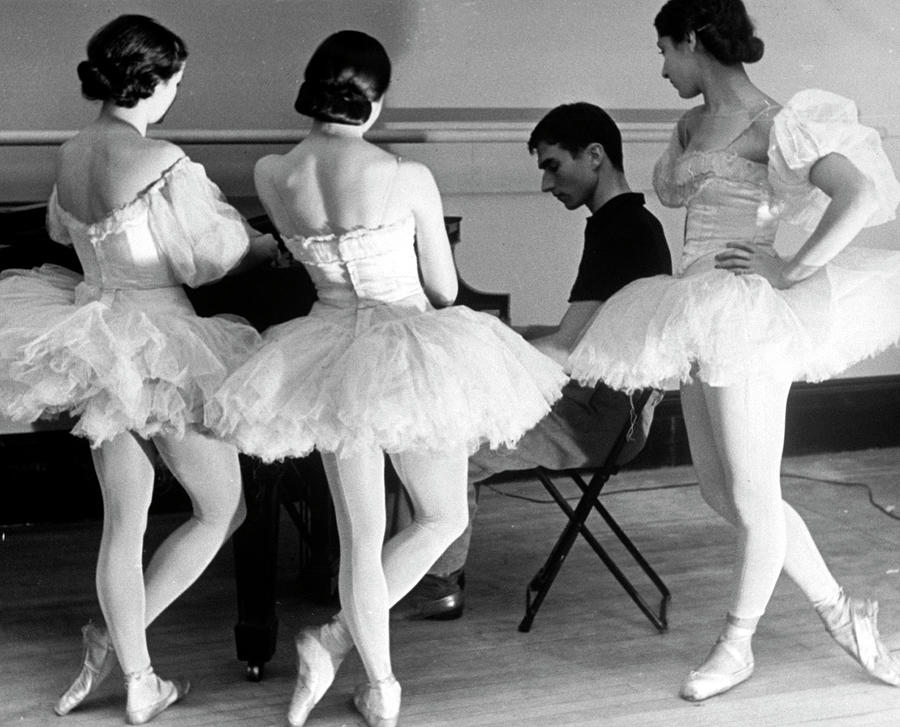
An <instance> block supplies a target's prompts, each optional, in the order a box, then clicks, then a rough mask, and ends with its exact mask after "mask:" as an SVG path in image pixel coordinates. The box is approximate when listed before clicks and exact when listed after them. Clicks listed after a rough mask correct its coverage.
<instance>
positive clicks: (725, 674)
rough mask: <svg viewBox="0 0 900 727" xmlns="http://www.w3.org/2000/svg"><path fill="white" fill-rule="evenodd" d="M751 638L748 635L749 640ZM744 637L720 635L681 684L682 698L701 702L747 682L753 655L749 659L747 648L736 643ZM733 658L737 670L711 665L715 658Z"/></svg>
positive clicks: (729, 659) (728, 659)
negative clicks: (703, 658)
mask: <svg viewBox="0 0 900 727" xmlns="http://www.w3.org/2000/svg"><path fill="white" fill-rule="evenodd" d="M749 638H750V637H746V640H747V641H749ZM743 640H745V639H743V638H741V639H728V638H724V637H721V636H720V637H719V639H718V640H717V641H716V643H715V644H714V645H713V647H712V650H711V651H710V652H709V655H708V656H707V657H706V660H705V661H704V662H703V664H702V665H701V666H700V667H699V668H698V669H696V670H694V671H692V672H691V673H690V674H688V678H687V679H686V680H685V682H684V684H683V685H682V686H681V692H680V693H679V694H680V696H681V698H682V699H686V700H688V701H689V702H702V701H703V700H704V699H709V698H710V697H714V696H716V695H717V694H722V693H723V692H727V691H728V690H729V689H731V688H732V687H735V686H737V685H738V684H740V683H741V682H745V681H747V680H748V679H749V678H750V676H751V675H752V674H753V656H752V655H751V656H750V659H749V661H747V656H746V654H745V651H744V650H742V649H740V648H738V646H737V644H738V643H739V642H740V641H743ZM723 657H724V658H725V659H726V660H727V661H732V662H734V664H735V667H736V668H734V669H731V670H729V671H721V670H720V669H719V668H718V667H717V668H712V667H709V666H708V664H709V663H710V662H711V661H713V660H714V659H715V660H716V661H721V660H722V658H723Z"/></svg>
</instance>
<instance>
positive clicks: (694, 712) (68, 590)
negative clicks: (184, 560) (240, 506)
mask: <svg viewBox="0 0 900 727" xmlns="http://www.w3.org/2000/svg"><path fill="white" fill-rule="evenodd" d="M784 472H785V478H784V483H785V487H784V489H785V497H786V499H787V500H788V501H790V502H791V503H793V504H794V505H795V506H796V507H797V508H798V510H799V511H800V512H801V514H802V515H803V516H804V517H805V518H806V520H807V522H808V523H809V525H810V528H811V530H812V531H813V534H814V536H815V537H816V539H817V541H818V542H819V545H820V546H821V548H822V550H823V551H824V552H825V554H826V556H827V558H828V560H829V562H830V564H831V565H832V567H833V570H834V571H835V573H836V574H837V576H838V578H839V580H841V581H842V583H844V584H845V586H846V587H847V588H848V589H849V590H850V591H852V592H853V593H860V594H867V595H871V596H873V597H875V598H878V599H879V600H880V602H881V608H882V611H881V631H882V634H883V635H884V636H885V638H886V640H887V641H888V643H889V645H890V646H891V648H892V649H896V650H898V651H900V523H898V522H897V521H896V520H895V519H892V518H891V517H889V516H888V515H886V514H883V513H882V512H880V511H878V510H876V509H875V508H874V507H873V506H872V505H871V504H870V503H869V500H868V497H867V494H866V491H865V490H864V489H862V488H852V487H841V486H837V485H833V484H825V483H824V482H823V480H835V481H845V482H861V483H868V484H869V485H871V488H872V492H873V496H874V498H875V500H876V501H877V502H879V503H881V504H882V505H885V506H888V507H891V506H893V505H894V504H895V503H897V504H900V483H898V479H900V450H897V449H882V450H872V451H868V452H856V453H847V454H837V455H828V456H816V457H804V458H795V459H789V460H786V461H785V463H784ZM692 478H693V473H692V471H691V470H690V469H689V468H669V469H661V470H649V471H638V472H631V473H626V474H625V475H623V476H621V477H619V478H617V479H616V480H615V481H614V482H612V483H611V484H610V486H609V488H608V493H607V495H606V503H607V506H608V507H609V508H610V510H611V511H612V512H613V513H614V514H615V515H616V516H617V517H618V518H619V519H620V521H621V522H622V523H623V524H624V526H625V527H626V529H627V530H628V531H629V532H630V534H631V535H632V536H633V538H634V539H635V541H636V542H638V544H639V545H640V546H641V547H642V548H643V550H644V552H645V554H646V555H647V557H648V559H649V560H650V561H651V563H653V564H654V565H655V566H656V567H657V569H658V571H659V572H660V574H661V575H662V576H663V578H664V579H665V580H666V582H667V583H668V585H669V587H670V589H671V590H672V593H673V600H672V607H671V611H670V630H669V632H668V633H666V634H663V635H660V634H657V633H656V632H655V631H654V630H653V629H652V628H651V626H650V625H649V623H648V622H647V621H646V620H645V619H644V617H643V616H642V615H641V614H640V613H639V612H638V611H637V609H636V608H635V607H634V606H633V605H632V603H631V601H630V600H629V599H628V598H627V596H626V595H625V594H624V592H623V591H622V590H621V589H620V588H619V586H618V584H616V582H615V581H614V580H613V579H612V578H611V576H610V575H609V574H608V573H607V572H606V571H605V570H604V569H603V568H602V567H601V566H600V565H599V561H596V559H595V557H594V556H593V553H592V552H590V551H589V550H588V548H587V547H586V546H585V545H584V544H583V543H580V542H579V543H578V544H577V545H576V547H575V549H574V550H573V552H572V554H571V556H570V557H569V560H568V561H567V562H566V564H565V566H564V568H563V571H562V573H561V575H560V577H559V579H558V581H557V583H556V584H555V586H554V588H553V590H552V591H551V593H550V595H549V597H548V598H547V601H546V602H545V604H544V607H543V609H542V611H541V612H540V613H539V614H538V617H537V620H536V621H535V624H534V628H533V630H532V631H531V633H528V634H522V633H519V632H518V631H517V629H516V627H517V624H518V622H519V620H520V618H521V616H522V607H523V594H524V587H525V584H526V582H527V581H528V579H529V578H530V576H531V575H532V574H533V572H534V570H535V568H536V567H537V566H538V564H539V561H540V560H541V559H542V557H543V556H544V555H545V554H546V552H547V550H548V549H549V547H550V544H551V542H552V540H553V539H554V538H555V536H556V534H557V532H558V530H559V529H560V527H561V525H562V517H561V513H559V511H558V510H557V509H556V507H555V506H554V505H552V504H535V503H531V502H526V501H523V500H519V499H510V498H508V497H505V496H503V495H501V494H500V493H499V492H495V491H486V492H485V493H483V499H482V506H481V511H480V513H479V516H478V526H477V528H476V531H475V538H474V544H473V551H472V555H471V558H470V561H469V566H468V569H467V574H468V591H467V597H468V607H467V610H466V614H465V616H464V617H463V618H462V619H460V620H458V621H451V622H419V623H403V624H398V625H395V627H394V629H393V644H394V668H395V672H396V674H397V676H398V678H399V679H400V681H401V683H402V684H403V688H404V703H403V712H402V722H401V724H403V725H405V726H406V727H412V726H422V727H437V726H438V725H453V726H454V727H476V726H477V727H488V726H496V727H509V726H518V725H541V726H547V727H556V726H562V725H566V726H568V725H573V726H574V725H584V726H587V725H591V726H594V725H600V726H607V727H624V726H628V727H632V726H637V725H640V726H642V727H654V726H659V727H662V726H665V727H672V726H675V727H678V726H681V725H685V726H687V725H690V726H694V725H701V726H702V725H710V726H715V727H728V726H730V725H753V726H754V727H767V726H776V725H777V726H786V725H834V726H836V727H837V726H839V727H857V726H862V725H866V726H869V725H884V726H887V725H898V724H900V689H893V688H890V687H886V686H883V685H880V684H878V683H875V682H872V681H870V680H869V679H867V678H866V676H865V675H864V674H863V673H862V672H861V671H860V669H859V668H857V667H856V665H855V664H854V663H853V662H852V661H851V660H850V659H849V658H847V657H846V656H845V655H844V654H843V652H842V651H841V650H840V649H839V648H838V647H837V646H836V645H834V644H833V643H832V642H831V640H830V639H829V638H828V637H827V636H826V634H825V633H824V631H823V630H822V627H821V625H820V623H819V620H818V618H817V617H816V616H815V614H814V613H813V612H812V610H811V609H810V608H809V607H808V605H807V604H806V603H805V602H804V600H803V598H802V597H801V596H800V594H799V593H798V591H797V590H796V589H795V588H794V587H793V586H792V585H791V584H790V583H788V582H785V581H784V580H782V582H780V583H779V586H778V589H777V591H776V593H775V597H774V598H773V600H772V603H771V605H770V608H769V612H768V614H767V616H766V618H765V619H764V620H763V622H762V625H761V627H760V630H759V634H758V637H757V639H756V641H755V645H756V662H757V671H756V674H755V675H754V676H753V678H752V679H751V680H750V681H749V682H747V683H746V684H744V685H741V686H740V687H738V688H736V689H735V690H734V691H733V692H731V693H729V694H727V695H725V696H722V697H719V698H716V699H713V700H710V701H708V702H706V703H703V704H701V705H691V704H689V703H687V702H684V701H682V700H680V699H679V698H678V696H677V690H678V686H679V683H680V681H681V679H682V678H683V677H684V676H685V674H686V671H687V670H688V669H689V668H690V667H691V666H694V665H695V664H696V663H697V662H698V660H700V659H702V657H703V656H704V655H705V653H706V651H707V649H708V648H709V646H710V645H711V642H712V640H713V638H714V636H715V633H716V630H717V629H718V626H719V623H720V621H721V619H722V614H723V611H724V608H725V591H724V587H725V584H726V582H727V578H728V569H729V568H728V564H729V563H730V560H731V557H730V554H731V552H732V541H731V537H730V533H729V530H728V529H727V528H726V527H725V526H724V525H723V524H722V523H721V522H720V521H719V520H717V519H716V518H715V517H713V516H712V515H711V513H710V512H709V511H708V510H707V509H706V507H705V506H704V505H703V504H702V503H701V501H700V498H699V494H698V491H697V488H696V486H692V485H690V484H689V483H691V482H692ZM670 485H686V486H682V487H669V486H670ZM653 488H657V489H653ZM634 489H637V490H638V491H627V492H622V490H634ZM502 491H503V492H506V493H512V494H524V495H532V496H537V497H541V495H542V492H543V490H542V489H541V488H539V487H538V486H537V485H534V484H531V485H528V484H526V485H521V484H517V485H504V486H503V488H502ZM617 491H619V492H618V494H616V493H617ZM172 522H173V519H172V517H171V516H165V517H161V516H160V517H157V518H155V519H154V520H153V522H152V525H151V530H152V533H151V540H154V539H155V540H158V539H159V537H160V536H161V535H162V534H163V533H164V532H165V531H166V529H167V528H169V527H171V525H172ZM284 531H285V535H284V538H283V541H284V542H283V548H282V551H283V553H284V557H283V562H284V568H283V569H282V575H281V578H282V581H281V583H280V592H281V602H280V617H281V620H282V628H281V633H280V641H279V645H278V651H277V653H276V656H275V659H274V660H273V661H272V662H271V663H270V665H269V668H268V672H267V675H266V679H265V680H264V681H263V682H261V683H251V682H248V681H245V680H244V678H243V665H242V664H241V663H239V662H238V661H237V660H236V659H235V655H234V649H233V641H232V626H233V624H234V621H235V607H234V593H233V583H232V580H231V553H230V549H229V548H226V549H225V550H224V551H223V553H222V554H221V556H220V557H219V558H218V559H217V560H216V562H215V563H214V564H213V566H212V567H211V568H210V570H209V571H208V572H207V573H206V574H205V575H204V576H203V578H202V579H201V580H200V581H199V582H198V584H197V585H196V586H195V587H194V588H193V589H192V590H191V591H190V592H189V593H188V594H186V595H185V596H184V597H183V598H182V599H181V600H180V601H179V602H177V603H176V604H175V605H174V606H173V607H172V608H171V609H170V610H169V612H167V613H166V614H164V616H163V617H162V618H161V619H160V621H159V622H158V623H156V624H154V625H153V627H152V628H151V630H150V642H151V652H152V654H153V655H154V661H155V666H156V668H157V670H158V671H159V672H160V673H162V674H164V675H176V674H184V675H186V676H189V677H190V678H191V680H192V682H193V690H192V692H191V694H190V695H189V696H188V698H187V699H186V700H185V701H184V702H183V703H182V704H179V705H176V706H175V707H173V708H171V709H170V710H168V711H167V712H166V713H164V715H162V716H161V717H159V718H158V720H157V721H156V722H154V724H159V725H161V726H162V725H179V726H185V727H199V726H200V725H209V726H219V725H242V726H243V725H260V726H261V727H262V726H265V725H281V724H283V723H284V714H285V711H286V709H287V704H288V700H289V698H290V693H291V689H292V687H293V681H294V658H293V654H292V649H291V638H290V636H291V634H292V633H293V632H294V631H295V630H296V629H297V628H298V627H299V626H301V625H303V624H305V623H309V622H318V621H321V620H324V619H325V618H326V617H327V616H328V615H329V613H330V609H328V608H322V607H316V606H315V605H313V604H310V603H308V602H307V601H305V600H304V599H303V597H302V595H301V593H300V591H299V589H298V584H297V583H296V582H295V581H294V579H293V578H292V573H293V572H295V567H292V557H291V555H292V545H293V543H292V541H291V538H290V533H289V531H288V528H284ZM98 537H99V524H97V523H88V524H84V525H77V526H68V527H65V528H55V529H53V530H48V529H41V528H30V529H11V530H7V531H6V532H5V533H2V534H0V538H2V539H0V583H2V589H0V724H2V725H4V726H5V725H9V726H12V725H21V726H22V727H37V726H43V725H60V726H62V725H65V727H79V726H83V725H90V726H91V727H103V726H104V725H119V724H122V719H123V714H124V695H123V689H122V687H121V682H120V681H119V679H118V678H114V679H110V680H109V681H108V683H107V684H105V685H104V686H103V688H102V689H101V690H100V692H99V693H98V694H97V695H96V696H95V697H94V698H92V700H91V701H90V702H89V703H87V704H85V705H84V706H83V708H81V709H80V710H78V711H76V712H73V713H72V714H71V715H69V716H68V717H66V718H65V719H63V720H61V719H60V718H58V717H56V716H55V715H54V714H53V713H52V711H51V706H52V704H53V703H54V701H55V699H56V697H57V696H58V694H59V692H60V691H61V690H62V689H63V688H64V687H65V686H66V685H67V683H68V680H69V679H70V678H71V677H72V676H73V675H74V674H75V672H76V670H77V664H78V659H79V651H80V649H79V643H78V638H79V634H78V629H79V627H80V626H81V624H82V623H83V622H84V621H86V620H87V618H88V617H96V615H97V608H96V605H95V596H94V593H93V576H92V567H93V564H92V561H93V558H94V554H95V551H96V547H97V540H98ZM150 545H151V546H152V542H151V543H150ZM293 565H294V566H295V565H296V563H295V562H294V563H293ZM362 674H363V672H362V669H361V666H360V664H359V661H358V659H357V658H355V657H352V658H351V659H349V660H348V662H347V663H346V664H345V666H344V668H343V669H342V670H341V673H340V674H339V676H338V679H337V681H336V682H335V684H334V685H333V687H332V689H331V691H330V692H329V693H328V695H327V696H326V698H325V699H324V700H323V702H322V703H321V704H320V705H319V707H317V709H316V710H315V712H314V713H313V715H312V717H311V718H310V720H309V722H308V724H309V725H310V727H325V726H329V725H330V726H335V727H336V726H337V725H359V724H361V721H360V720H359V719H358V718H357V717H356V716H355V713H354V712H353V710H352V709H351V708H350V707H349V703H348V699H349V695H350V694H351V692H352V689H353V686H354V684H356V683H357V682H358V681H361V680H362Z"/></svg>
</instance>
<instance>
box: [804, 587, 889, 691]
mask: <svg viewBox="0 0 900 727" xmlns="http://www.w3.org/2000/svg"><path fill="white" fill-rule="evenodd" d="M817 610H818V611H819V616H820V617H821V619H822V621H823V622H824V623H825V630H826V631H828V633H829V634H830V635H831V637H832V638H833V639H834V640H835V641H837V643H838V644H839V645H840V646H841V648H842V649H843V650H844V651H846V652H847V653H848V654H849V655H850V656H852V657H853V658H854V659H855V660H856V661H857V663H859V665H860V666H862V668H863V669H865V670H866V672H867V673H868V674H869V675H870V676H871V677H873V678H875V679H878V680H879V681H882V682H884V683H885V684H890V685H892V686H895V687H897V686H900V662H898V661H897V659H896V658H895V657H894V656H892V655H891V653H890V652H889V651H888V649H887V647H886V646H885V645H884V643H883V642H882V641H881V637H880V636H879V634H878V624H877V620H878V602H877V601H872V600H870V599H868V598H867V599H861V598H851V597H849V596H846V595H844V593H843V591H842V592H841V596H840V600H839V601H838V604H837V605H836V606H834V607H832V608H830V609H827V610H826V609H817Z"/></svg>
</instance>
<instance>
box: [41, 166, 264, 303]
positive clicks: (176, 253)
mask: <svg viewBox="0 0 900 727" xmlns="http://www.w3.org/2000/svg"><path fill="white" fill-rule="evenodd" d="M143 217H146V218H147V222H148V225H149V227H150V231H151V234H152V236H153V240H154V243H155V244H156V245H157V246H158V248H159V251H160V253H161V256H162V257H163V258H165V259H166V260H167V263H168V265H169V266H170V267H171V269H172V271H173V273H174V274H175V277H176V279H177V280H178V282H181V283H185V284H186V285H190V286H192V287H197V286H199V285H203V284H204V283H208V282H211V281H213V280H217V279H219V278H221V277H222V276H224V275H225V274H226V273H227V272H228V271H229V270H231V269H232V268H233V267H234V266H235V265H237V264H238V263H239V262H240V260H241V259H242V258H243V257H244V255H246V254H247V251H248V250H249V246H250V242H249V236H248V229H247V227H246V224H245V222H244V219H243V218H242V217H241V215H240V213H238V212H237V210H235V209H234V208H233V207H232V206H231V205H229V204H228V202H227V201H226V200H225V196H224V195H223V194H222V191H221V190H220V189H219V188H218V187H217V186H216V185H215V184H214V183H213V182H212V181H210V179H209V178H208V177H207V176H206V171H205V170H204V168H203V166H202V165H201V164H197V163H196V162H193V161H191V160H190V159H189V158H188V157H186V156H184V157H181V158H179V159H178V160H177V161H176V162H175V163H174V164H172V165H171V166H170V167H169V168H168V169H166V170H165V171H164V172H163V173H162V175H160V177H159V178H158V179H156V180H154V181H153V182H152V183H150V184H149V185H148V186H147V187H145V188H144V189H143V190H141V192H140V193H139V194H138V195H137V196H136V197H135V198H134V199H133V200H131V201H129V202H127V203H125V204H123V205H121V206H120V207H117V208H116V209H114V210H112V211H111V212H110V213H109V214H107V215H106V216H105V217H103V219H101V220H98V221H97V222H93V223H86V222H83V221H81V220H79V219H78V218H77V217H75V216H74V215H72V214H71V213H70V212H68V211H67V210H66V209H65V208H64V207H62V206H61V205H60V203H59V199H58V195H57V191H56V187H54V188H53V192H52V193H51V195H50V201H49V204H48V208H47V229H48V232H49V234H50V236H51V237H52V238H53V239H54V240H56V241H58V242H60V243H62V244H68V245H71V244H72V235H73V234H83V235H86V236H87V237H89V238H90V239H91V240H92V242H93V243H95V244H96V243H99V242H100V241H102V240H103V239H104V238H106V237H107V236H109V235H113V234H118V233H120V232H121V231H122V229H123V227H125V226H127V225H128V224H129V223H130V222H132V221H134V220H137V219H140V218H143Z"/></svg>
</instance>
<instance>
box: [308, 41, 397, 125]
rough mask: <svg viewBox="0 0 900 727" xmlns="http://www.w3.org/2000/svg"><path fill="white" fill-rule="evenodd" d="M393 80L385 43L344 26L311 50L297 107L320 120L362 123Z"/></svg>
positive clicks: (366, 119)
mask: <svg viewBox="0 0 900 727" xmlns="http://www.w3.org/2000/svg"><path fill="white" fill-rule="evenodd" d="M390 82H391V61H390V58H388V55H387V52H386V51H385V50H384V46H382V45H381V43H379V42H378V41H377V40H375V38H373V37H372V36H371V35H366V34H365V33H362V32H360V31H358V30H341V31H338V32H337V33H334V34H333V35H329V36H328V37H327V38H326V39H325V40H323V41H322V43H321V44H320V45H319V47H318V48H316V50H315V52H314V53H313V54H312V57H311V58H310V59H309V63H307V64H306V70H305V71H304V72H303V83H302V84H301V85H300V90H299V91H298V92H297V100H296V101H295V102H294V108H295V109H296V110H297V111H298V112H299V113H301V114H303V115H304V116H309V117H311V118H313V119H316V120H317V121H326V122H334V123H338V124H348V125H351V126H361V125H362V124H365V123H366V122H367V121H368V120H369V118H370V117H371V116H372V104H373V103H374V102H375V101H378V100H379V99H380V98H381V97H382V96H383V95H384V92H385V91H386V90H387V87H388V85H389V84H390Z"/></svg>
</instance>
